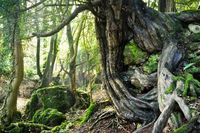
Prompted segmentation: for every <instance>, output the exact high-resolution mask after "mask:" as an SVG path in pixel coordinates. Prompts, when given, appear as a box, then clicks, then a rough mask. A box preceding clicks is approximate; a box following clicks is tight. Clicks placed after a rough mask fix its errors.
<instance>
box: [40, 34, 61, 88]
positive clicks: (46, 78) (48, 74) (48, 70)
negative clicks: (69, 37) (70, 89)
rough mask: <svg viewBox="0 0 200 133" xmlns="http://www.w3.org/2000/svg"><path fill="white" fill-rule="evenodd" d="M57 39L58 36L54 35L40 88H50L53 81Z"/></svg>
mask: <svg viewBox="0 0 200 133" xmlns="http://www.w3.org/2000/svg"><path fill="white" fill-rule="evenodd" d="M57 38H58V34H56V35H53V36H52V37H51V41H50V49H49V53H48V58H47V61H46V65H45V70H44V73H43V76H42V82H41V85H40V88H42V87H47V86H49V84H50V82H51V80H52V74H53V68H54V63H55V59H56V56H57Z"/></svg>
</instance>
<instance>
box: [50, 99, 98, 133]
mask: <svg viewBox="0 0 200 133" xmlns="http://www.w3.org/2000/svg"><path fill="white" fill-rule="evenodd" d="M96 107H97V104H96V103H95V102H92V103H90V106H89V107H88V108H87V109H86V110H85V113H83V115H82V116H80V117H77V118H74V120H66V121H64V122H62V123H61V125H58V126H55V127H54V128H52V130H51V132H52V133H62V132H63V133H64V132H67V131H68V130H69V129H70V128H71V127H75V126H77V127H80V126H83V125H84V124H85V123H86V122H87V121H88V120H89V119H90V117H91V116H92V114H93V113H94V112H95V109H96Z"/></svg>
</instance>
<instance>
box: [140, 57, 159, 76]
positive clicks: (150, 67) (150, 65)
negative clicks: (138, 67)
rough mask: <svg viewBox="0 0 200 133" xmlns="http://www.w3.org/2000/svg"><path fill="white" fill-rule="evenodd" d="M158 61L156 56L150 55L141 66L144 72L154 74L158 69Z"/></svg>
mask: <svg viewBox="0 0 200 133" xmlns="http://www.w3.org/2000/svg"><path fill="white" fill-rule="evenodd" d="M158 60H159V55H158V54H155V55H151V56H150V57H149V59H148V61H147V62H146V63H145V64H144V66H143V70H144V72H146V73H148V74H150V73H153V72H155V71H156V70H157V67H158Z"/></svg>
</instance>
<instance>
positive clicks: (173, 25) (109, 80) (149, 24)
mask: <svg viewBox="0 0 200 133" xmlns="http://www.w3.org/2000/svg"><path fill="white" fill-rule="evenodd" d="M96 10H97V12H98V13H99V14H101V15H102V16H103V17H102V18H98V17H96V33H97V38H98V40H99V43H100V49H101V59H102V68H103V76H104V77H103V81H104V86H105V88H106V90H107V93H108V95H109V97H110V98H111V100H112V102H113V104H114V106H115V108H116V111H117V113H118V115H119V116H121V117H123V118H125V119H130V120H134V121H142V122H144V124H148V123H149V124H148V125H146V126H145V128H146V129H147V128H149V130H148V131H149V132H151V131H152V128H153V126H152V124H153V123H154V121H155V120H156V118H157V116H158V107H157V106H156V105H157V104H156V101H157V96H156V93H154V92H152V91H150V92H148V93H147V94H145V95H143V96H140V97H136V95H134V94H132V93H131V91H130V89H131V88H130V87H128V86H126V84H125V83H124V81H123V80H122V78H121V75H120V74H121V72H122V71H123V50H124V46H125V45H126V43H127V42H129V41H130V40H131V39H133V40H134V41H135V42H136V44H137V45H138V46H139V47H140V48H141V49H143V50H145V51H146V52H148V53H152V52H156V51H161V50H162V49H163V52H162V55H161V59H160V60H161V61H160V63H159V67H158V68H159V71H158V75H157V76H158V79H159V80H158V87H157V90H158V102H159V109H160V111H161V112H162V111H163V110H165V111H164V112H165V114H162V116H161V117H160V118H161V119H159V120H158V121H157V122H156V124H155V126H154V132H162V129H163V127H164V126H165V124H166V122H167V120H168V118H169V116H170V114H171V112H172V111H173V110H172V109H173V108H174V105H175V103H176V102H177V103H178V105H179V107H180V108H181V110H182V111H183V113H184V111H185V113H184V115H185V117H186V118H187V119H189V118H190V115H189V113H188V107H187V106H186V105H185V103H184V101H183V100H182V99H181V98H180V97H178V96H177V95H176V94H174V96H175V98H174V99H171V103H170V104H169V103H168V102H167V101H168V98H169V97H170V98H171V97H172V95H166V94H165V91H166V89H167V87H169V85H170V84H171V82H172V81H171V80H172V77H173V75H172V73H174V72H176V69H175V68H176V67H177V66H178V65H179V63H180V62H181V60H182V59H183V58H184V55H183V53H184V43H185V42H184V39H183V38H181V37H182V36H183V34H182V33H183V31H184V30H183V27H182V25H181V22H180V21H179V20H178V19H177V18H175V17H171V16H169V15H167V14H163V13H160V12H157V11H155V10H152V9H150V8H148V7H146V5H145V4H144V3H143V2H142V1H141V0H127V1H122V0H115V1H111V0H110V1H106V2H105V1H104V3H103V2H102V4H101V6H100V8H98V9H96ZM180 45H181V47H180ZM166 72H168V73H166ZM163 73H164V74H163ZM135 78H137V77H135ZM159 121H160V122H159ZM161 122H163V123H162V124H161ZM159 124H160V125H159ZM156 125H157V126H156ZM158 125H159V126H158ZM158 127H160V129H159V128H158ZM157 129H158V130H157ZM138 132H144V130H138Z"/></svg>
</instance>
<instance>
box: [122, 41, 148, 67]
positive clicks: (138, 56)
mask: <svg viewBox="0 0 200 133" xmlns="http://www.w3.org/2000/svg"><path fill="white" fill-rule="evenodd" d="M146 57H147V53H146V52H144V51H142V50H141V49H140V48H139V47H138V46H137V45H136V44H135V43H129V44H127V45H126V46H125V49H124V63H125V64H127V65H128V64H140V63H143V62H144V61H145V59H146Z"/></svg>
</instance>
